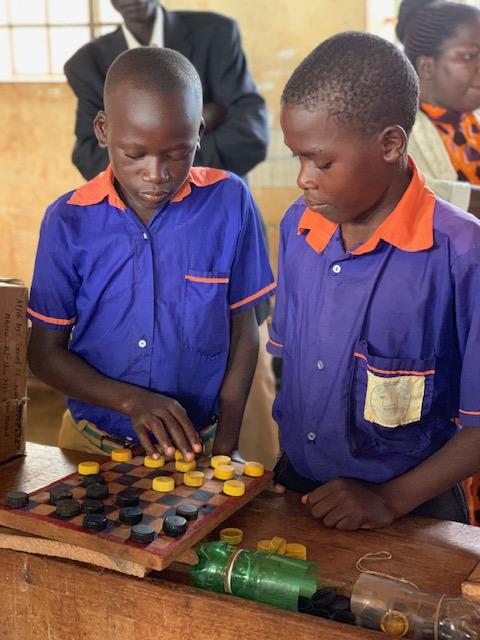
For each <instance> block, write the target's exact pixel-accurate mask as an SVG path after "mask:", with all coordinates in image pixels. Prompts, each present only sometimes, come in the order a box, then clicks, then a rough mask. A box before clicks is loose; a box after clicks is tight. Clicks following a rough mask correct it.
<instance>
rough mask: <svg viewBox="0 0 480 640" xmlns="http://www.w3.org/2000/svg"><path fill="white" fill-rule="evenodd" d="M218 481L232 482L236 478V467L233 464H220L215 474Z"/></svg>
mask: <svg viewBox="0 0 480 640" xmlns="http://www.w3.org/2000/svg"><path fill="white" fill-rule="evenodd" d="M213 475H214V476H215V478H218V480H231V479H232V478H234V477H235V467H233V466H232V465H231V464H219V465H218V467H215V471H214V473H213Z"/></svg>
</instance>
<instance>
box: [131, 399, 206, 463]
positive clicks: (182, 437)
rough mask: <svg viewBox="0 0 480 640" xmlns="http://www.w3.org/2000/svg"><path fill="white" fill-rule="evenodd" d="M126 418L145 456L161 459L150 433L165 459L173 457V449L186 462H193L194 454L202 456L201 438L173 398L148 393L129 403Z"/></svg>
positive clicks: (183, 410)
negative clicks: (177, 451) (151, 434)
mask: <svg viewBox="0 0 480 640" xmlns="http://www.w3.org/2000/svg"><path fill="white" fill-rule="evenodd" d="M128 415H129V417H130V419H131V421H132V425H133V429H134V431H135V433H136V434H137V436H138V439H139V440H140V444H141V445H142V447H143V448H144V449H145V451H146V453H147V455H149V456H152V457H153V458H158V457H159V456H160V454H159V453H158V449H157V448H156V447H155V445H153V444H152V442H151V440H150V437H149V434H148V432H149V431H150V432H151V433H153V435H154V436H155V439H156V440H157V442H158V444H159V446H160V448H161V449H163V451H164V453H165V455H167V456H173V454H174V453H175V449H180V451H181V452H182V454H183V457H184V459H185V460H193V459H194V458H195V454H197V453H201V451H202V445H201V444H200V439H199V437H198V434H197V432H196V431H195V428H194V426H193V425H192V423H191V422H190V420H189V418H188V416H187V412H186V411H185V409H184V408H183V407H182V405H181V404H179V403H178V402H177V401H176V400H174V399H173V398H169V397H168V396H163V395H161V394H160V393H152V392H149V391H147V392H145V393H144V394H143V393H142V394H141V397H140V398H139V399H138V400H137V401H136V402H134V403H133V404H132V407H131V409H130V410H129V411H128Z"/></svg>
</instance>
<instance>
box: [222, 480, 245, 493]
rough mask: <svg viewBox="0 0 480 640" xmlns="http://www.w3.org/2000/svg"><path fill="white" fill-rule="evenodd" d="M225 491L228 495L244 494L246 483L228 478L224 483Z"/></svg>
mask: <svg viewBox="0 0 480 640" xmlns="http://www.w3.org/2000/svg"><path fill="white" fill-rule="evenodd" d="M223 493H225V494H226V495H227V496H235V497H239V496H243V494H244V493H245V485H244V483H243V482H242V481H241V480H227V481H226V482H224V483H223Z"/></svg>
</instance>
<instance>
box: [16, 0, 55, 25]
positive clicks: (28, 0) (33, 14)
mask: <svg viewBox="0 0 480 640" xmlns="http://www.w3.org/2000/svg"><path fill="white" fill-rule="evenodd" d="M10 19H11V21H12V24H43V23H44V22H45V20H46V15H45V2H44V0H14V1H13V2H12V1H11V2H10Z"/></svg>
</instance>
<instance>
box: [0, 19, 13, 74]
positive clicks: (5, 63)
mask: <svg viewBox="0 0 480 640" xmlns="http://www.w3.org/2000/svg"><path fill="white" fill-rule="evenodd" d="M10 65H11V60H10V46H9V36H8V33H7V30H6V29H0V77H1V78H9V77H10V76H11V75H12V69H11V66H10Z"/></svg>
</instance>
